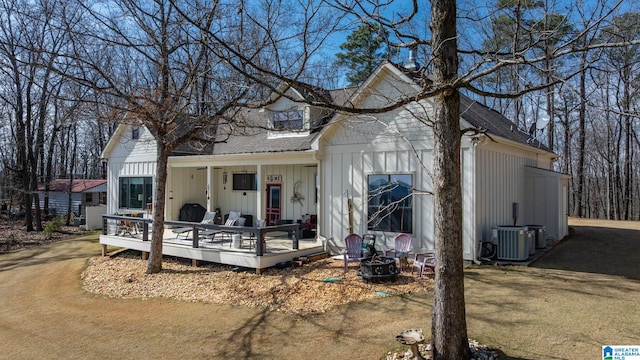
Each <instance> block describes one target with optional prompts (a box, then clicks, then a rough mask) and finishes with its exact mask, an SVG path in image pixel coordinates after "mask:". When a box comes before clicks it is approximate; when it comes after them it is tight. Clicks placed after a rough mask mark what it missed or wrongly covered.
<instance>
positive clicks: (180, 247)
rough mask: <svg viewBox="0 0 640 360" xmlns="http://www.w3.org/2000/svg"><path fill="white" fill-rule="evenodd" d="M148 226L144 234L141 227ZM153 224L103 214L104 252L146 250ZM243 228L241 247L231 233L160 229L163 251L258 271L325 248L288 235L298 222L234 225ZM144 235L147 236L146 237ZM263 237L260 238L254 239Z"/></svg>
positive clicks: (206, 226)
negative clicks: (186, 233)
mask: <svg viewBox="0 0 640 360" xmlns="http://www.w3.org/2000/svg"><path fill="white" fill-rule="evenodd" d="M123 221H126V222H128V226H130V228H128V229H126V230H125V231H123V228H122V226H119V224H121V223H122V222H123ZM166 224H167V226H185V224H187V225H188V226H189V225H190V226H193V225H194V224H192V223H184V222H175V221H167V222H166ZM195 225H196V226H197V228H202V229H205V230H206V229H209V228H213V229H227V228H225V227H224V226H215V225H213V226H212V225H205V226H201V225H198V224H195ZM145 228H147V229H148V230H147V233H146V234H145V232H144V229H145ZM151 228H152V224H151V222H150V220H144V219H131V218H126V217H119V216H111V215H105V216H104V218H103V231H102V235H101V236H100V244H102V245H103V253H104V252H105V251H106V246H107V245H110V246H116V247H122V248H127V249H133V250H138V251H142V252H146V253H148V252H149V251H150V248H151V241H149V239H150V238H151V231H152V230H150V229H151ZM238 229H240V230H242V239H243V241H242V245H243V246H242V247H240V248H234V247H233V242H232V241H231V237H230V236H228V237H225V238H224V240H223V237H221V236H216V237H215V238H214V240H212V239H211V238H201V237H199V236H198V235H197V234H196V240H195V241H194V237H193V236H194V232H193V231H192V232H191V233H190V234H189V236H188V237H187V238H185V237H184V236H180V237H177V236H176V234H175V233H173V232H172V231H171V229H170V228H166V229H164V230H163V238H164V240H163V244H162V253H163V254H164V255H169V256H177V257H181V258H186V259H192V260H193V261H208V262H214V263H219V264H226V265H234V266H240V267H247V268H253V269H256V272H257V273H260V272H261V270H262V269H265V268H269V267H272V266H275V265H276V264H277V263H279V262H283V261H289V260H292V259H293V258H295V257H299V256H309V255H314V254H318V253H322V252H324V247H323V244H322V243H321V242H319V241H317V240H316V239H300V240H298V239H295V237H294V239H291V238H289V235H290V234H291V233H292V232H293V233H294V234H296V233H299V232H298V231H296V230H297V226H295V225H284V226H273V227H266V228H261V229H257V228H249V227H247V228H245V227H243V228H233V230H238ZM254 231H255V233H256V236H255V238H254V239H253V241H251V242H252V243H253V246H251V247H250V241H249V238H250V233H251V232H254ZM145 235H146V239H147V240H144V239H145ZM260 237H262V238H263V239H264V241H263V242H260V241H257V240H256V238H257V239H260Z"/></svg>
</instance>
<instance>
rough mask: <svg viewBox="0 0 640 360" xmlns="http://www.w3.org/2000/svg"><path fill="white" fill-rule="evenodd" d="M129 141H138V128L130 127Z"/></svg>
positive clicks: (136, 126) (135, 126)
mask: <svg viewBox="0 0 640 360" xmlns="http://www.w3.org/2000/svg"><path fill="white" fill-rule="evenodd" d="M131 139H133V140H138V139H140V126H138V125H135V124H134V125H131Z"/></svg>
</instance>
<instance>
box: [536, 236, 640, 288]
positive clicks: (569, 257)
mask: <svg viewBox="0 0 640 360" xmlns="http://www.w3.org/2000/svg"><path fill="white" fill-rule="evenodd" d="M572 229H573V230H574V232H573V234H572V235H570V236H569V237H568V238H567V239H565V240H563V241H561V242H560V243H559V244H558V245H556V246H555V247H554V248H553V249H552V250H551V251H549V252H548V253H547V254H545V255H544V256H542V257H541V258H540V259H539V260H538V261H536V262H534V263H533V264H531V267H533V268H539V269H557V270H567V271H577V272H586V273H594V274H606V275H615V276H623V277H625V278H628V279H633V280H640V231H638V230H633V229H623V228H613V227H595V226H574V227H572Z"/></svg>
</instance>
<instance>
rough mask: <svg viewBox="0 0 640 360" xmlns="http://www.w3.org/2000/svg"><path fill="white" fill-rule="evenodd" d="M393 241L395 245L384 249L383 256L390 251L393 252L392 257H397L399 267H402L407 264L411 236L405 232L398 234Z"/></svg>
mask: <svg viewBox="0 0 640 360" xmlns="http://www.w3.org/2000/svg"><path fill="white" fill-rule="evenodd" d="M393 241H394V243H395V247H392V248H389V249H386V250H384V256H388V254H389V253H390V252H393V257H395V258H396V259H399V262H400V264H399V267H400V268H401V269H402V267H403V266H406V265H407V258H408V257H409V252H410V251H411V236H409V235H407V234H398V235H396V237H395V239H394V240H393Z"/></svg>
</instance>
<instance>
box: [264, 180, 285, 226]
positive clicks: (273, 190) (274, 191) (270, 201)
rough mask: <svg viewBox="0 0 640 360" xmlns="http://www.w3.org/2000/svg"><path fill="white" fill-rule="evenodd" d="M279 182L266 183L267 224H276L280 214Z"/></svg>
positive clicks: (280, 192)
mask: <svg viewBox="0 0 640 360" xmlns="http://www.w3.org/2000/svg"><path fill="white" fill-rule="evenodd" d="M281 190H282V185H281V184H267V211H266V213H267V219H266V220H267V226H273V225H278V220H280V214H281V211H282V209H281V203H282V201H281V196H280V195H281V194H282V191H281Z"/></svg>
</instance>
